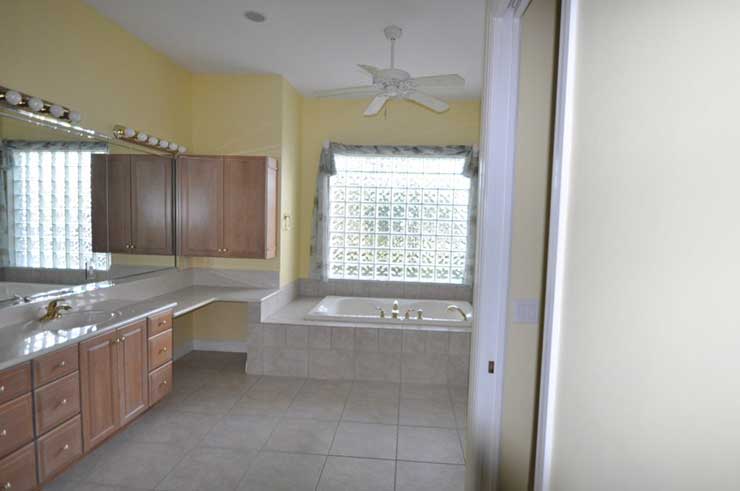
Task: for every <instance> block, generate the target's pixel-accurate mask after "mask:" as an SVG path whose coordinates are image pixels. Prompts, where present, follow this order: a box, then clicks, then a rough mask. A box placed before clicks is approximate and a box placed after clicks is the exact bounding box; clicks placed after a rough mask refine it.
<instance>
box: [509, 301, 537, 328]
mask: <svg viewBox="0 0 740 491" xmlns="http://www.w3.org/2000/svg"><path fill="white" fill-rule="evenodd" d="M513 322H514V323H515V324H539V322H540V301H539V299H537V298H518V299H515V300H514V319H513Z"/></svg>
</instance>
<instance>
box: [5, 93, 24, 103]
mask: <svg viewBox="0 0 740 491" xmlns="http://www.w3.org/2000/svg"><path fill="white" fill-rule="evenodd" d="M21 101H23V96H22V95H21V94H20V92H16V91H15V90H9V91H7V92H6V93H5V102H7V103H8V104H10V105H11V106H17V105H18V104H20V103H21Z"/></svg>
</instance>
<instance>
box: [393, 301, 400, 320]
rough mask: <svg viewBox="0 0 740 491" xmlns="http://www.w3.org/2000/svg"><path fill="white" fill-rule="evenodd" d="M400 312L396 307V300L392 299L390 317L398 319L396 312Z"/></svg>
mask: <svg viewBox="0 0 740 491" xmlns="http://www.w3.org/2000/svg"><path fill="white" fill-rule="evenodd" d="M399 313H400V311H399V309H398V300H394V301H393V308H392V309H391V317H393V318H394V319H398V314H399Z"/></svg>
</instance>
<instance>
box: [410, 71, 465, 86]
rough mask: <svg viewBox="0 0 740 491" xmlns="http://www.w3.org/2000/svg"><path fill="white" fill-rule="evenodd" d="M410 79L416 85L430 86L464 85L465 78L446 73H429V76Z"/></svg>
mask: <svg viewBox="0 0 740 491" xmlns="http://www.w3.org/2000/svg"><path fill="white" fill-rule="evenodd" d="M411 81H412V82H413V83H414V85H415V86H416V87H420V88H422V89H424V88H430V87H465V79H464V78H462V77H461V76H460V75H458V74H456V73H454V74H452V73H451V74H448V75H431V76H429V77H415V78H412V79H411Z"/></svg>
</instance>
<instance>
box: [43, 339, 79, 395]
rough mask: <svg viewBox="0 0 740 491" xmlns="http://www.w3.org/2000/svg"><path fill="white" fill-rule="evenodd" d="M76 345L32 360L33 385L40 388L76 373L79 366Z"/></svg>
mask: <svg viewBox="0 0 740 491" xmlns="http://www.w3.org/2000/svg"><path fill="white" fill-rule="evenodd" d="M78 360H79V359H78V355H77V344H76V343H75V344H74V345H73V346H70V347H69V348H64V349H60V350H57V351H54V352H53V353H49V354H47V355H44V356H41V357H39V358H36V359H35V360H33V385H34V387H40V386H42V385H44V384H48V383H49V382H51V381H53V380H56V379H58V378H61V377H63V376H65V375H67V374H69V373H72V372H76V371H77V367H78V364H79V361H78Z"/></svg>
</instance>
